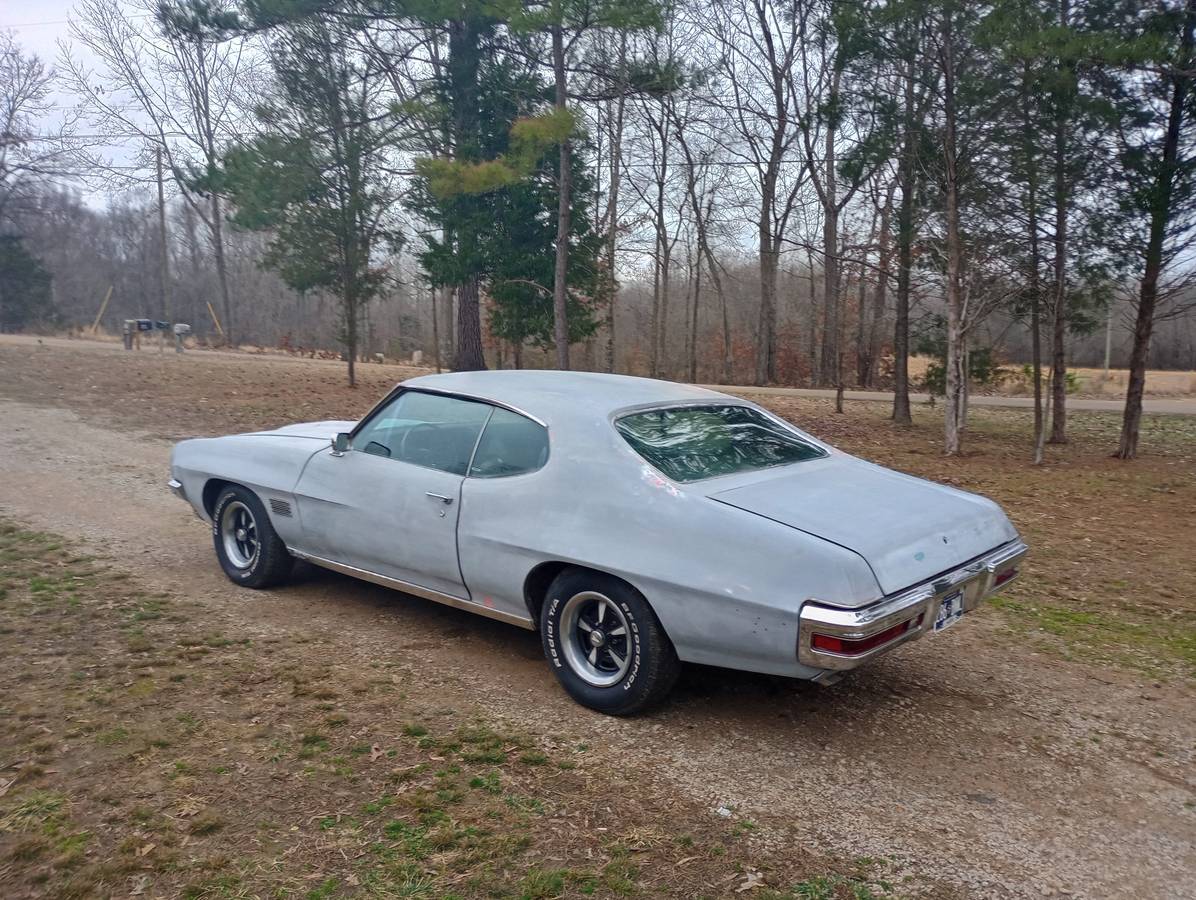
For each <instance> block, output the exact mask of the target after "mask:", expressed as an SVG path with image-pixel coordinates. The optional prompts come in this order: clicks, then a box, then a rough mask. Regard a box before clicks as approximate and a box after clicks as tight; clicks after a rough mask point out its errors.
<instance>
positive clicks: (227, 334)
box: [209, 194, 237, 347]
mask: <svg viewBox="0 0 1196 900" xmlns="http://www.w3.org/2000/svg"><path fill="white" fill-rule="evenodd" d="M209 205H210V206H211V209H212V251H213V252H214V253H215V254H216V280H217V281H218V282H219V284H220V311H221V312H223V313H224V321H223V322H222V323H221V324H222V325H224V342H225V343H226V344H227V345H228V346H230V347H234V346H236V343H237V342H236V339H235V338H234V337H233V335H234V333H235V332H234V328H235V326H234V324H233V299H232V294H231V293H230V291H229V289H228V265H227V264H226V263H225V259H224V222H223V219H222V213H221V210H220V198H219V197H218V196H217V195H216V194H212V196H211V200H210V201H209Z"/></svg>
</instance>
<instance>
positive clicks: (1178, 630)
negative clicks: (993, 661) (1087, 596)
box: [989, 596, 1196, 677]
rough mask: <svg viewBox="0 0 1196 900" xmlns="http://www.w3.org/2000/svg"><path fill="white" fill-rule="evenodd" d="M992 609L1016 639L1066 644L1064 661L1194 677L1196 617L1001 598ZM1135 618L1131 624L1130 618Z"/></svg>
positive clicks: (1152, 673) (995, 599) (994, 599)
mask: <svg viewBox="0 0 1196 900" xmlns="http://www.w3.org/2000/svg"><path fill="white" fill-rule="evenodd" d="M989 603H990V605H991V606H993V607H994V608H996V609H998V610H1000V611H1001V612H1002V613H1003V616H1002V618H1003V619H1004V621H1005V623H1006V624H1007V625H1008V627H1009V628H1010V629H1012V630H1013V631H1014V632H1015V633H1017V634H1020V635H1024V636H1026V637H1029V638H1032V639H1034V638H1038V639H1042V638H1044V637H1045V638H1046V639H1047V642H1048V643H1049V642H1051V641H1055V642H1059V643H1061V644H1062V648H1063V650H1064V651H1065V655H1068V656H1072V657H1074V658H1077V659H1081V660H1085V661H1088V662H1098V663H1112V664H1115V665H1118V666H1120V667H1123V668H1129V669H1134V670H1137V671H1139V672H1143V673H1145V674H1148V675H1151V676H1152V677H1153V676H1158V675H1160V674H1165V673H1166V672H1167V671H1168V670H1171V671H1178V672H1180V673H1181V674H1187V675H1196V617H1193V616H1191V615H1190V614H1185V613H1182V612H1174V613H1171V614H1170V615H1164V614H1163V613H1162V612H1152V611H1149V610H1136V611H1134V612H1133V613H1130V612H1128V611H1122V610H1109V611H1101V612H1096V611H1091V610H1083V609H1075V608H1071V607H1066V606H1060V605H1057V604H1049V603H1042V602H1030V601H1025V600H1012V599H1009V598H1007V597H1002V596H997V597H993V598H992V599H991V600H990V601H989ZM1131 616H1132V618H1131Z"/></svg>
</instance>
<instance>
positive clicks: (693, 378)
mask: <svg viewBox="0 0 1196 900" xmlns="http://www.w3.org/2000/svg"><path fill="white" fill-rule="evenodd" d="M693 273H694V293H693V306H692V307H691V309H690V319H689V383H690V384H694V383H696V382H697V380H698V300H699V298H700V297H701V293H702V256H701V254H700V253H699V254H697V255H696V257H695V259H694V265H693Z"/></svg>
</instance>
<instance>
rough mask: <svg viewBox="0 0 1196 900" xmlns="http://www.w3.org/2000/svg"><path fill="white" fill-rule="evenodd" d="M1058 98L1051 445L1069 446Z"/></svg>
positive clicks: (1063, 141)
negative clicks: (1053, 403)
mask: <svg viewBox="0 0 1196 900" xmlns="http://www.w3.org/2000/svg"><path fill="white" fill-rule="evenodd" d="M1068 13H1069V4H1068V0H1061V2H1060V4H1059V24H1060V26H1061V27H1062V28H1063V29H1064V30H1066V29H1067V27H1068ZM1064 90H1066V88H1060V90H1059V92H1058V93H1057V95H1056V98H1055V285H1054V298H1055V319H1054V331H1053V336H1052V340H1053V344H1052V348H1051V351H1052V352H1051V392H1052V393H1053V394H1054V402H1055V408H1054V410H1053V411H1052V413H1051V443H1052V444H1066V443H1067V356H1066V351H1067V347H1066V340H1067V226H1068V221H1067V220H1068V203H1069V202H1070V198H1069V197H1068V191H1067V155H1068V147H1067V110H1066V108H1065V101H1064V97H1063V91H1064Z"/></svg>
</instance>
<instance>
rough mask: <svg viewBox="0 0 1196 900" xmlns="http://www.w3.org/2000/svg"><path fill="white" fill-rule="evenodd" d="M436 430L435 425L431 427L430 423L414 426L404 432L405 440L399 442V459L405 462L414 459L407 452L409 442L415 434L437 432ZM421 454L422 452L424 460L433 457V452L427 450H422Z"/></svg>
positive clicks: (421, 455)
mask: <svg viewBox="0 0 1196 900" xmlns="http://www.w3.org/2000/svg"><path fill="white" fill-rule="evenodd" d="M435 430H436V426H435V425H431V424H429V423H428V422H420V423H419V424H418V425H412V426H411V427H410V428H408V429H407V430H406V431H404V432H403V439H402V440H401V441H399V458H400V459H403V460H410V459H412V454H410V453H408V451H407V441H409V440H410V439H411V436H412V435H413V434H416V433H417V432H423V431H435ZM419 452H420V458H424V459H426V458H427V457H429V456H431V453H432V451H431V450H428V449H426V448H424V449H421V450H420V451H419Z"/></svg>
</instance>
